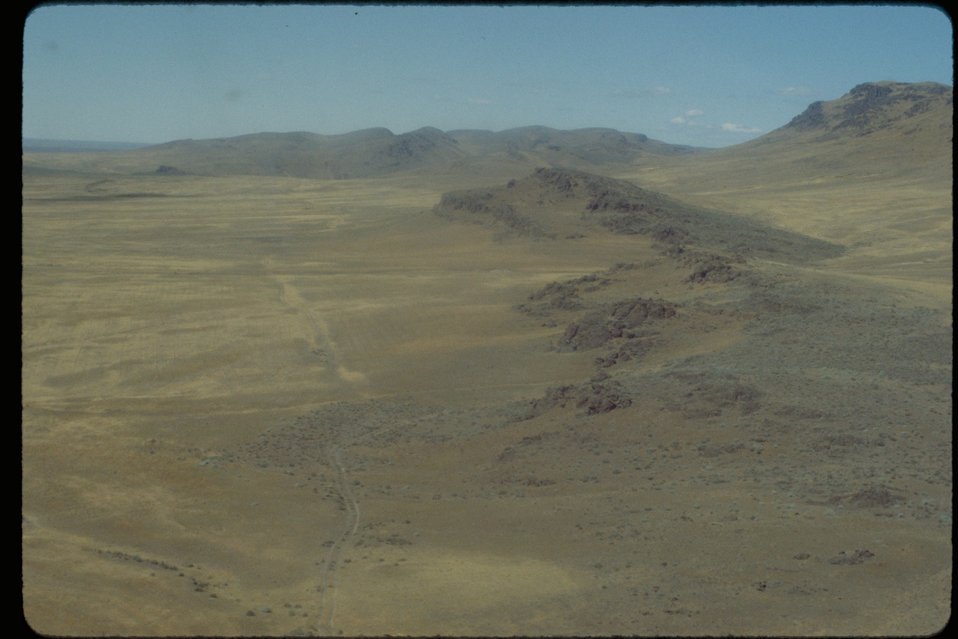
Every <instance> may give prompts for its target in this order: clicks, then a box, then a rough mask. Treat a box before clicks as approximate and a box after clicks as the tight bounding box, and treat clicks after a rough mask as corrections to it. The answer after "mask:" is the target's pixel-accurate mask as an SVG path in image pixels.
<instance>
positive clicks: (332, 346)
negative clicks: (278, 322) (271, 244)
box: [263, 258, 366, 382]
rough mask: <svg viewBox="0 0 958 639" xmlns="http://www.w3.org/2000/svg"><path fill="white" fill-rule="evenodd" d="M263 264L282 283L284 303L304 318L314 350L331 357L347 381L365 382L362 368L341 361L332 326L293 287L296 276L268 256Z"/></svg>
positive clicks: (306, 336)
mask: <svg viewBox="0 0 958 639" xmlns="http://www.w3.org/2000/svg"><path fill="white" fill-rule="evenodd" d="M263 266H264V268H265V269H266V272H267V274H268V275H269V276H270V278H272V279H273V280H274V281H275V282H276V283H277V284H278V285H279V288H280V290H279V299H280V301H281V302H282V303H283V305H284V306H286V307H287V308H290V309H292V310H294V311H296V313H297V316H298V317H299V318H301V325H302V326H301V331H300V332H301V333H302V336H303V338H304V339H305V340H306V343H307V344H309V349H310V351H311V352H313V353H316V354H322V355H324V356H325V357H326V358H327V361H328V365H329V367H330V368H331V369H332V370H333V371H334V372H335V373H336V375H337V376H338V377H339V378H340V379H342V380H343V381H345V382H364V381H366V376H365V375H363V374H362V373H360V372H359V371H353V370H350V369H348V368H346V367H345V366H344V365H343V364H342V363H340V357H339V354H338V352H337V348H336V343H335V342H334V341H333V339H332V336H331V335H330V331H329V325H328V324H327V323H326V321H325V320H324V319H323V318H322V317H320V316H318V315H316V314H315V313H314V312H313V311H312V309H310V307H309V303H308V302H307V301H306V300H305V299H304V298H303V296H302V295H300V293H299V290H298V289H297V288H296V287H295V286H293V284H292V279H293V278H292V277H291V276H289V275H280V274H278V273H276V272H275V271H274V268H273V267H274V264H273V260H272V259H270V258H266V259H265V260H263Z"/></svg>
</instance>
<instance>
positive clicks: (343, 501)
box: [319, 446, 359, 632]
mask: <svg viewBox="0 0 958 639" xmlns="http://www.w3.org/2000/svg"><path fill="white" fill-rule="evenodd" d="M326 458H327V460H328V461H329V463H330V465H331V466H332V467H333V468H335V469H336V485H335V487H334V491H335V493H336V495H337V500H338V501H339V505H340V508H341V509H343V510H345V511H346V523H345V525H344V527H343V530H342V532H341V533H339V535H338V536H337V537H336V539H335V540H334V541H333V543H332V544H331V545H330V546H329V551H328V552H327V553H326V559H325V560H324V561H323V566H322V569H321V572H322V581H321V588H322V590H321V592H320V597H319V626H320V629H322V630H327V631H329V632H332V630H333V624H334V622H335V619H336V589H337V585H338V583H339V570H338V568H339V562H340V559H341V557H342V554H343V548H344V547H345V546H346V544H348V543H349V541H350V540H351V539H352V538H353V536H354V535H355V534H356V531H357V530H359V502H358V501H357V500H356V495H355V493H354V492H353V489H352V486H350V483H349V477H348V474H347V472H346V467H345V466H344V465H343V461H342V450H341V449H340V447H339V446H333V447H332V448H330V449H328V450H327V451H326Z"/></svg>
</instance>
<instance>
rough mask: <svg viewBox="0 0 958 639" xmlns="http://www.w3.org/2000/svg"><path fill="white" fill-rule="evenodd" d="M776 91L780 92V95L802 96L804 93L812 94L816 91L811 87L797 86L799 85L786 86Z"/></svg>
mask: <svg viewBox="0 0 958 639" xmlns="http://www.w3.org/2000/svg"><path fill="white" fill-rule="evenodd" d="M776 93H778V94H779V95H798V96H802V95H811V94H812V93H814V91H813V90H812V89H810V88H809V87H805V86H797V87H785V88H784V89H779V90H778V91H776Z"/></svg>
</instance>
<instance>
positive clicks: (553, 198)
mask: <svg viewBox="0 0 958 639" xmlns="http://www.w3.org/2000/svg"><path fill="white" fill-rule="evenodd" d="M434 212H435V213H436V214H437V215H439V216H441V217H444V218H447V219H452V220H459V221H465V222H472V223H475V224H481V225H485V226H489V227H493V228H495V229H496V231H497V232H498V237H500V238H502V237H505V236H507V235H510V234H513V235H525V236H535V237H540V238H548V239H580V238H582V237H585V236H586V235H587V234H592V233H595V232H602V231H606V232H612V233H617V234H627V235H645V236H649V237H650V238H652V239H653V240H655V241H657V242H659V243H661V244H662V245H663V246H665V247H668V250H669V251H671V252H672V253H674V254H676V255H678V254H684V253H686V252H689V253H688V254H689V255H691V254H692V253H695V254H696V256H697V257H698V258H701V257H702V254H701V253H699V252H700V251H706V252H708V253H714V252H720V253H722V254H723V255H727V256H736V259H738V258H742V257H745V256H754V257H764V258H774V259H783V260H788V261H793V262H803V261H807V260H815V259H822V258H827V257H835V256H837V255H840V254H841V252H842V248H841V247H839V246H838V245H834V244H831V243H829V242H824V241H822V240H817V239H813V238H809V237H806V236H804V235H800V234H798V233H792V232H789V231H785V230H782V229H777V228H773V227H770V226H767V225H763V224H761V223H758V222H754V221H750V220H747V219H745V218H741V217H738V216H735V215H731V214H729V213H725V212H723V211H718V210H710V209H705V208H701V207H696V206H692V205H690V204H686V203H684V202H681V201H679V200H677V199H675V198H672V197H669V196H667V195H665V194H663V193H658V192H656V191H652V190H649V189H644V188H641V187H639V186H637V185H635V184H633V183H631V182H628V181H626V180H618V179H614V178H609V177H605V176H601V175H595V174H592V173H587V172H584V171H577V170H573V169H565V168H545V167H540V168H538V169H536V170H535V171H534V172H533V173H532V174H531V175H528V176H527V177H525V178H522V179H519V180H510V181H509V182H508V183H507V184H505V185H503V186H500V187H495V188H491V189H469V190H462V191H451V192H449V193H446V194H444V195H443V196H442V198H441V199H440V201H439V203H438V204H437V205H436V206H435V208H434Z"/></svg>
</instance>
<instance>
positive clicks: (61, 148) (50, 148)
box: [23, 138, 149, 153]
mask: <svg viewBox="0 0 958 639" xmlns="http://www.w3.org/2000/svg"><path fill="white" fill-rule="evenodd" d="M145 146H149V144H145V143H139V142H92V141H89V140H48V139H42V138H23V151H24V152H25V153H90V152H99V151H128V150H130V149H140V148H143V147H145Z"/></svg>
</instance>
